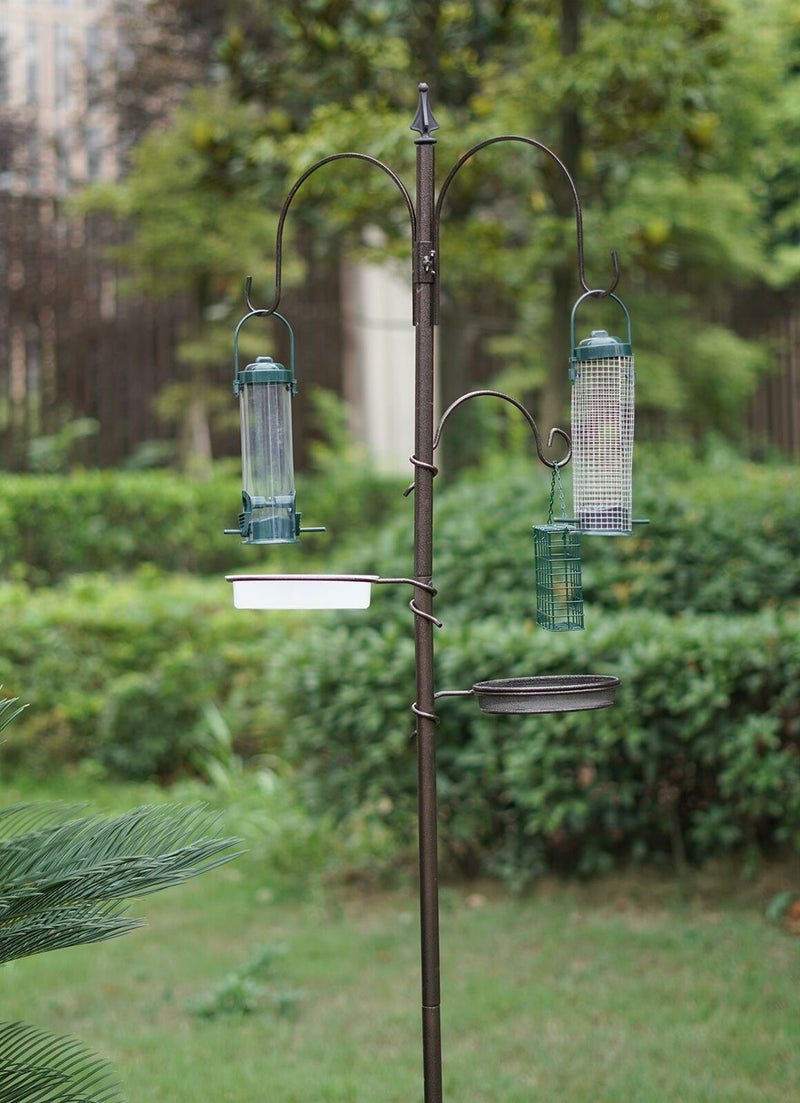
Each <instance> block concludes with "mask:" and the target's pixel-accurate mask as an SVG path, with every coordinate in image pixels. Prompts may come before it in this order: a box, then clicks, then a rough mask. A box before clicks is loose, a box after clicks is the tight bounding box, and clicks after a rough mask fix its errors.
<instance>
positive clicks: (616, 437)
mask: <svg viewBox="0 0 800 1103" xmlns="http://www.w3.org/2000/svg"><path fill="white" fill-rule="evenodd" d="M597 294H598V292H596V291H589V292H587V293H586V294H585V295H582V296H581V297H580V298H579V299H578V301H577V302H576V304H575V306H574V308H573V310H572V318H571V338H572V356H571V358H570V380H571V382H572V401H571V408H572V480H573V482H572V488H573V505H574V509H575V517H576V520H577V525H578V528H579V530H580V531H581V532H583V533H587V534H597V535H604V536H622V535H627V534H629V533H630V532H631V531H632V530H631V524H632V517H631V510H632V460H633V416H634V393H633V392H634V370H633V354H632V351H631V320H630V315H629V314H628V311H627V309H626V308H625V304H624V303H623V302H622V300H621V299H619V298H617V296H616V295H613V294H612V295H611V296H610V298H612V299H614V301H615V302H617V303H619V305H620V306H621V307H622V309H623V311H624V313H625V318H626V320H627V325H628V335H627V341H623V340H621V339H620V338H619V337H612V336H611V335H610V334H609V333H607V332H606V330H604V329H597V330H593V331H592V333H591V336H590V337H587V338H586V339H585V340H583V341H581V342H580V344H579V345H578V346H577V347H576V345H575V312H576V310H577V308H578V306H580V304H581V303H582V302H583V301H584V299H586V298H589V297H590V296H592V295H597Z"/></svg>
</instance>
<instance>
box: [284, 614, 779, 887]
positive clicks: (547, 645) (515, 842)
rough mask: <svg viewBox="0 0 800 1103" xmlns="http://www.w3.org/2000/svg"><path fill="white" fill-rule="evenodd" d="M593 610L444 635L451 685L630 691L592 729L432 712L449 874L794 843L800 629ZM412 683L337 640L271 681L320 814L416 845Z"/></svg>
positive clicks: (304, 652)
mask: <svg viewBox="0 0 800 1103" xmlns="http://www.w3.org/2000/svg"><path fill="white" fill-rule="evenodd" d="M598 613H599V610H596V609H592V610H590V616H589V618H588V619H589V623H590V625H592V627H591V628H590V630H588V631H587V632H585V633H581V634H577V633H569V634H564V635H556V636H547V635H546V634H545V633H542V632H541V631H538V630H537V629H536V628H535V627H534V625H533V624H532V623H531V621H527V622H525V621H521V620H517V621H515V622H513V623H503V622H501V621H499V620H498V619H496V618H495V619H491V620H487V621H485V622H484V623H482V624H479V625H474V624H473V625H470V626H469V627H467V626H461V627H456V628H455V629H453V628H450V629H448V628H447V627H446V629H445V632H443V634H442V639H441V647H440V658H439V664H440V685H441V686H442V688H447V689H468V688H470V687H471V686H472V684H473V683H474V682H475V681H477V680H480V679H483V678H490V677H501V676H524V675H531V674H546V673H562V674H563V673H585V672H591V673H612V674H618V675H619V677H620V678H621V681H622V686H621V689H620V690H619V693H618V698H617V701H616V703H615V704H614V706H613V707H612V708H610V709H606V710H602V711H597V712H589V713H563V714H553V715H545V716H539V717H519V716H509V717H495V716H487V715H483V714H481V713H480V712H479V711H478V708H477V706H476V704H475V703H474V701H473V700H471V699H469V698H464V699H462V698H452V699H445V700H442V701H441V702H440V704H439V707H438V711H439V714H440V718H441V724H440V727H439V729H438V746H439V758H438V765H439V774H438V777H439V799H440V808H441V826H442V842H443V845H444V847H445V849H446V853H447V854H448V855H449V857H450V859H451V861H452V862H453V863H454V864H455V865H457V866H458V867H459V868H460V869H461V870H462V871H467V872H471V873H475V872H479V871H484V872H485V871H494V872H501V873H503V874H504V875H505V876H507V877H509V878H510V879H512V880H514V881H517V882H524V881H526V880H527V879H529V878H531V877H533V876H535V875H537V874H538V873H540V872H541V871H542V870H544V869H545V868H556V869H564V870H574V871H578V872H580V873H582V874H589V873H593V872H596V871H598V870H601V869H603V868H606V867H607V866H608V865H609V864H611V863H612V862H614V861H616V860H618V859H620V858H624V859H636V860H645V859H647V860H660V859H663V858H671V859H672V860H673V861H675V862H677V863H682V862H684V861H692V862H702V861H704V860H706V859H708V858H710V857H712V856H717V855H721V854H726V853H730V852H732V851H736V850H741V849H742V848H748V847H749V848H752V850H753V852H755V851H756V850H759V849H762V848H769V847H772V846H778V845H783V844H790V845H792V846H794V847H797V846H800V616H799V615H797V614H794V615H792V616H785V617H781V616H778V615H776V614H774V613H770V612H765V613H761V614H758V615H753V616H743V617H709V616H703V617H700V616H697V617H695V616H690V617H685V618H674V619H670V618H667V617H664V616H659V615H653V614H650V613H644V612H632V613H625V614H615V615H609V614H606V615H605V616H600V615H596V614H598ZM445 637H446V638H445ZM412 667H413V657H412V653H411V648H410V646H409V645H408V643H407V642H406V638H405V636H404V635H398V634H397V633H396V632H395V631H394V629H392V630H390V631H388V632H386V633H378V632H376V631H375V630H374V629H371V628H356V629H354V630H353V631H352V632H350V633H345V632H344V630H343V629H342V628H341V627H338V628H335V629H330V630H327V631H325V630H317V631H315V632H314V633H313V635H312V634H308V635H304V636H303V637H300V638H299V639H297V640H295V641H294V642H293V644H292V645H291V646H289V647H288V648H287V649H285V650H284V651H283V652H282V653H281V655H280V657H279V658H278V659H277V660H276V663H275V665H274V666H273V679H272V684H273V685H277V686H280V687H282V690H281V692H280V695H279V700H278V702H277V703H276V708H278V709H279V710H280V711H282V712H283V713H284V716H285V723H286V725H287V731H288V733H289V738H288V743H287V754H290V755H291V758H292V760H293V761H294V763H295V765H296V766H297V767H298V769H299V770H300V771H301V775H302V777H303V778H304V779H305V783H306V789H307V793H308V796H309V799H311V800H312V802H313V803H314V804H315V805H316V807H318V808H320V809H322V808H324V809H326V810H328V811H331V810H335V812H336V814H337V815H338V816H340V817H341V818H342V819H343V820H346V819H347V817H348V816H349V815H350V814H351V813H358V814H359V815H363V814H364V812H365V811H367V812H369V813H370V814H372V815H373V816H376V817H379V818H382V819H384V820H385V821H387V822H388V823H390V824H391V825H392V826H393V827H394V828H395V830H396V831H397V832H398V837H399V838H402V839H404V840H405V842H406V843H409V844H410V842H411V839H412V836H413V819H414V807H415V792H416V781H415V766H414V755H413V750H412V747H411V744H410V740H409V736H410V734H411V730H412V727H413V719H412V717H411V714H410V713H409V712H408V707H409V704H410V697H409V695H410V693H411V692H413V669H412Z"/></svg>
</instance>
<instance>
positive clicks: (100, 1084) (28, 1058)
mask: <svg viewBox="0 0 800 1103" xmlns="http://www.w3.org/2000/svg"><path fill="white" fill-rule="evenodd" d="M121 1099H122V1097H121V1095H120V1093H119V1090H118V1088H117V1085H116V1084H115V1083H114V1081H113V1080H112V1074H111V1071H110V1069H109V1068H108V1065H107V1064H106V1063H105V1062H104V1061H101V1060H99V1059H98V1058H97V1057H95V1056H93V1054H91V1053H89V1052H88V1050H86V1049H84V1048H83V1046H82V1045H80V1043H78V1042H76V1041H75V1040H74V1039H72V1038H62V1037H58V1036H56V1035H54V1034H48V1033H47V1032H46V1031H44V1030H39V1029H38V1028H36V1027H32V1026H28V1025H27V1024H25V1023H18V1022H16V1023H8V1022H0V1101H2V1103H120V1101H121Z"/></svg>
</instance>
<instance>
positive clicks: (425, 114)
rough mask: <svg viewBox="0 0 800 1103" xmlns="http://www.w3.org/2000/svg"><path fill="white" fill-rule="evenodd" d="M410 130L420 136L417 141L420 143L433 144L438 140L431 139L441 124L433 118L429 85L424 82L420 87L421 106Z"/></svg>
mask: <svg viewBox="0 0 800 1103" xmlns="http://www.w3.org/2000/svg"><path fill="white" fill-rule="evenodd" d="M410 129H411V130H416V131H417V133H418V134H419V135H420V137H419V138H418V139H417V141H418V142H433V141H435V140H436V139H435V138H432V137H431V131H432V130H438V129H439V124H438V123H437V121H436V119H435V118H434V117H433V112H432V111H431V109H430V107H429V105H428V85H427V84H426V83H425V82H424V81H423V82H422V83H421V84H420V85H419V106H418V108H417V113H416V115H415V116H414V121H413V123H412V124H411V127H410Z"/></svg>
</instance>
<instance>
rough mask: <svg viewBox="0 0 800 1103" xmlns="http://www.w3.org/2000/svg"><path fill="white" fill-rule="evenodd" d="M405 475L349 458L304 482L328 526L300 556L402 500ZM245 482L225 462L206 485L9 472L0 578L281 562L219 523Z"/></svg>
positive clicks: (309, 510) (162, 475) (179, 479)
mask: <svg viewBox="0 0 800 1103" xmlns="http://www.w3.org/2000/svg"><path fill="white" fill-rule="evenodd" d="M401 484H402V479H389V478H386V477H381V476H376V475H374V474H371V473H370V471H369V468H368V467H365V466H359V467H357V468H356V469H355V470H353V464H350V463H348V462H347V461H343V463H342V465H341V469H340V471H339V472H338V475H337V474H335V473H334V472H333V470H331V471H330V472H329V473H328V474H326V475H323V476H318V477H316V478H314V477H311V478H307V479H306V480H305V486H304V485H303V484H302V483H301V486H300V489H299V491H298V500H299V502H300V505H301V508H302V509H303V515H304V517H305V518H306V519H307V520H308V522H309V523H313V524H318V523H319V524H326V525H328V527H329V531H328V532H327V533H321V534H319V535H317V536H313V537H312V536H309V537H305V538H304V539H303V540H301V541H300V542H299V543H298V544H297V545H296V546H295V548H293V555H294V556H295V557H303V558H309V557H311V558H313V557H315V556H320V555H324V554H326V553H328V554H329V553H330V548H331V546H332V545H333V544H335V542H336V541H337V540H341V539H342V538H343V537H345V538H347V537H348V536H357V535H358V534H359V532H363V526H364V525H365V524H377V523H378V522H379V521H380V520H381V519H382V518H383V517H384V516H385V515H386V514H388V513H389V512H390V510H391V509H392V508H393V507H395V506H396V505H397V503H402V496H401V493H400V491H401V490H402V485H401ZM240 510H241V482H240V479H239V475H238V473H236V472H235V471H234V470H233V468H232V466H231V465H230V464H220V465H218V467H217V468H216V469H215V474H214V476H213V477H212V478H211V479H209V480H208V481H206V482H193V481H191V480H188V479H186V478H184V477H183V476H181V475H179V474H178V473H177V472H174V471H113V470H105V471H76V472H74V473H73V474H71V475H69V476H66V475H6V476H5V478H4V480H3V493H2V500H1V501H0V577H2V578H6V579H15V578H16V579H20V578H23V579H25V580H26V581H29V582H32V583H34V584H36V585H47V584H52V583H53V582H58V581H59V580H61V579H63V578H65V577H66V576H68V575H70V574H75V573H85V572H90V571H105V572H114V573H118V574H119V573H122V572H124V571H130V570H132V569H134V568H136V567H137V566H139V565H140V564H142V563H151V564H154V565H155V566H158V567H160V568H162V569H163V570H168V571H189V572H194V573H197V574H225V573H235V572H236V571H249V570H254V569H262V568H263V569H266V570H268V569H270V567H269V565H270V563H272V564H273V566H272V569H273V570H274V569H277V568H276V566H275V564H276V563H278V561H279V560H280V558H281V556H282V555H283V554H285V550H278V551H275V550H274V549H268V548H264V547H256V548H254V547H246V546H243V545H242V544H241V541H240V540H239V539H238V538H237V536H230V535H229V536H226V535H224V533H223V530H224V529H226V528H228V529H230V528H234V527H235V526H236V517H237V514H238V513H239V512H240Z"/></svg>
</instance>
